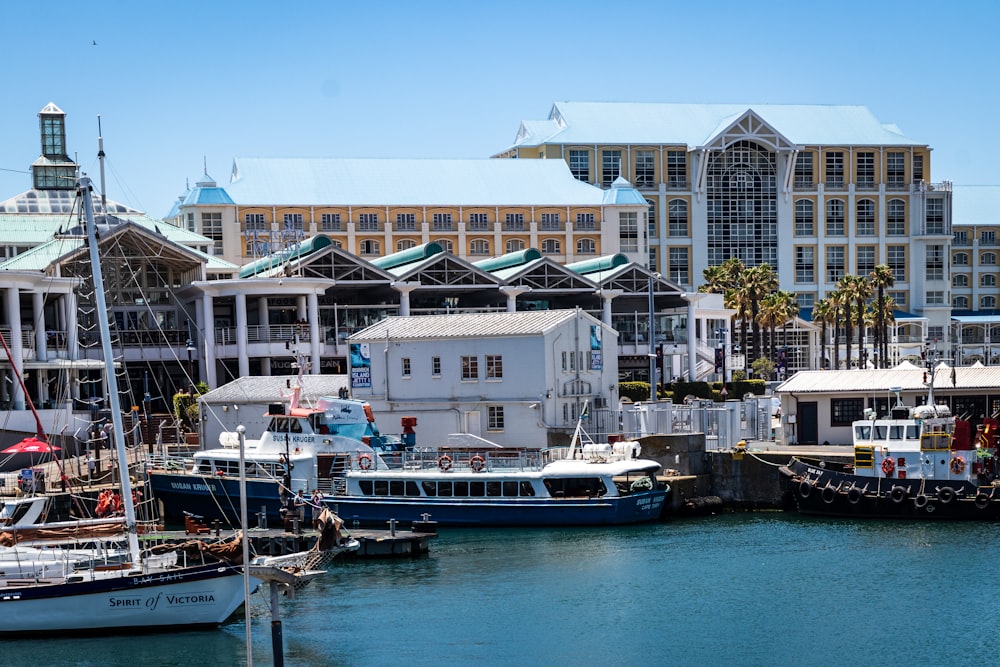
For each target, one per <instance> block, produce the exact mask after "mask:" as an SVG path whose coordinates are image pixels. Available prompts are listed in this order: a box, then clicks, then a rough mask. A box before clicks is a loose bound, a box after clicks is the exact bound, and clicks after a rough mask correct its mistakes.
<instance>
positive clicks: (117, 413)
mask: <svg viewBox="0 0 1000 667" xmlns="http://www.w3.org/2000/svg"><path fill="white" fill-rule="evenodd" d="M77 187H78V189H79V193H80V196H81V198H82V199H83V212H84V217H85V220H86V224H87V245H88V246H89V249H90V267H91V271H92V272H93V275H94V297H95V298H96V300H97V311H96V312H97V319H98V324H99V329H100V332H101V352H102V354H103V356H104V374H105V379H104V381H105V386H106V389H107V392H108V408H109V409H110V411H111V423H112V425H113V427H114V432H113V437H114V439H115V451H116V452H117V454H118V477H119V479H120V480H121V493H122V503H123V505H124V507H125V529H126V530H127V531H128V550H129V556H130V558H131V559H132V565H133V566H134V567H138V566H139V534H138V532H137V530H136V525H135V504H134V503H133V502H132V481H131V480H130V479H129V476H128V452H127V451H126V449H125V427H124V424H123V422H122V410H121V400H120V399H119V396H118V377H117V376H116V375H115V357H114V349H113V348H112V347H111V332H110V330H109V323H108V318H109V317H110V313H109V312H108V304H107V298H105V296H104V275H103V274H102V273H101V257H100V253H99V252H98V248H97V224H96V223H95V222H94V201H93V199H92V195H91V190H92V189H93V185H92V183H91V181H90V179H89V178H87V176H82V177H80V179H79V180H78V181H77Z"/></svg>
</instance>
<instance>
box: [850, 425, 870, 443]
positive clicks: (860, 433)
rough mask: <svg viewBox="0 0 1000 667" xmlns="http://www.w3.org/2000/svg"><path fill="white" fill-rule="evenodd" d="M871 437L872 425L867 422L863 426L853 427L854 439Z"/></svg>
mask: <svg viewBox="0 0 1000 667" xmlns="http://www.w3.org/2000/svg"><path fill="white" fill-rule="evenodd" d="M871 437H872V427H871V426H869V425H868V424H865V425H864V426H855V427H854V439H855V440H868V439H870V438H871Z"/></svg>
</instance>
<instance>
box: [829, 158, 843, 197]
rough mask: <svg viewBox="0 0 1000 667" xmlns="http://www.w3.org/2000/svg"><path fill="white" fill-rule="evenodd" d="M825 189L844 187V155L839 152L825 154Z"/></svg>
mask: <svg viewBox="0 0 1000 667" xmlns="http://www.w3.org/2000/svg"><path fill="white" fill-rule="evenodd" d="M826 187H828V188H837V189H840V188H843V187H844V154H843V153H842V152H840V151H830V152H829V153H827V154H826Z"/></svg>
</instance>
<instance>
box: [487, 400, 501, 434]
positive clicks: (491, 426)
mask: <svg viewBox="0 0 1000 667" xmlns="http://www.w3.org/2000/svg"><path fill="white" fill-rule="evenodd" d="M486 415H487V418H486V429H487V430H489V431H502V430H503V428H504V426H503V406H502V405H490V406H488V407H487V408H486Z"/></svg>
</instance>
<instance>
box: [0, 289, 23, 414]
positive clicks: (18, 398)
mask: <svg viewBox="0 0 1000 667" xmlns="http://www.w3.org/2000/svg"><path fill="white" fill-rule="evenodd" d="M5 292H6V296H7V299H6V301H7V304H6V305H7V324H8V325H9V326H10V340H8V341H7V345H8V346H9V347H10V356H11V360H10V361H11V364H13V365H14V366H15V367H16V368H17V372H18V373H20V374H21V377H24V345H23V344H22V343H21V305H20V298H21V297H20V291H19V290H18V289H17V288H16V287H8V288H7V289H6V290H5ZM10 380H11V383H12V384H11V386H10V396H11V407H12V408H13V409H14V410H24V391H23V390H22V389H21V385H20V384H18V382H17V377H16V376H15V374H14V373H11V376H10Z"/></svg>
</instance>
